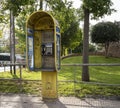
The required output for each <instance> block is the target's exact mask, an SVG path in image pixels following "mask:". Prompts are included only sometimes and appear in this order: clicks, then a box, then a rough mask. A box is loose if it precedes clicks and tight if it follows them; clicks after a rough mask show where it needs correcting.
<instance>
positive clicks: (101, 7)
mask: <svg viewBox="0 0 120 108" xmlns="http://www.w3.org/2000/svg"><path fill="white" fill-rule="evenodd" d="M112 5H113V3H112V1H111V0H92V1H90V0H83V8H87V9H89V12H90V14H91V18H94V19H96V18H97V19H98V18H99V17H103V16H104V15H110V14H111V13H112V12H113V11H115V9H112V8H111V6H112Z"/></svg>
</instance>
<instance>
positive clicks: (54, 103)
mask: <svg viewBox="0 0 120 108" xmlns="http://www.w3.org/2000/svg"><path fill="white" fill-rule="evenodd" d="M43 101H44V103H45V105H46V107H47V108H67V107H66V106H65V105H64V104H63V103H62V102H61V101H60V100H59V99H52V100H51V99H44V100H43Z"/></svg>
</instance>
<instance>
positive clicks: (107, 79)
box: [59, 56, 120, 84]
mask: <svg viewBox="0 0 120 108" xmlns="http://www.w3.org/2000/svg"><path fill="white" fill-rule="evenodd" d="M66 63H67V64H71V63H72V64H73V63H82V57H81V56H76V57H70V58H66V59H63V60H62V64H66ZM89 63H120V59H119V58H105V57H104V56H90V58H89ZM119 70H120V66H90V67H89V73H90V80H91V81H93V82H103V83H109V84H120V71H119ZM81 74H82V67H81V66H74V67H73V66H62V68H61V71H60V73H59V80H63V79H66V80H74V79H75V80H79V81H81Z"/></svg>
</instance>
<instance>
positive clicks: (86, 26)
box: [82, 8, 89, 81]
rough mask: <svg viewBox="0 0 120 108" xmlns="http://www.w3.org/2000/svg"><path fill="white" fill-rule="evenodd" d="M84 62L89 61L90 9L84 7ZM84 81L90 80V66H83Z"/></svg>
mask: <svg viewBox="0 0 120 108" xmlns="http://www.w3.org/2000/svg"><path fill="white" fill-rule="evenodd" d="M83 32H84V37H83V64H86V63H89V54H88V53H89V10H88V9H86V8H84V30H83ZM82 81H89V67H88V66H83V67H82Z"/></svg>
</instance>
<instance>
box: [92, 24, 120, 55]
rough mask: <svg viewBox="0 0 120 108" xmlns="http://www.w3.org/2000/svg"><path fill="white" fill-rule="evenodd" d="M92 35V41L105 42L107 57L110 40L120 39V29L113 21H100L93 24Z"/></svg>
mask: <svg viewBox="0 0 120 108" xmlns="http://www.w3.org/2000/svg"><path fill="white" fill-rule="evenodd" d="M91 37H92V42H94V43H102V44H104V47H105V50H106V55H105V56H106V57H107V54H108V49H109V44H110V42H117V41H119V40H120V29H119V27H118V26H117V25H116V24H114V23H112V22H100V23H98V24H96V25H94V26H93V28H92V31H91Z"/></svg>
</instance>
